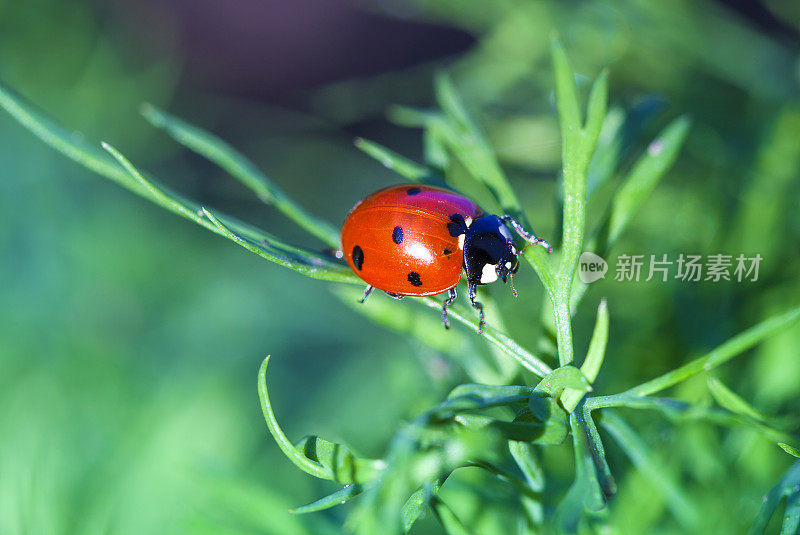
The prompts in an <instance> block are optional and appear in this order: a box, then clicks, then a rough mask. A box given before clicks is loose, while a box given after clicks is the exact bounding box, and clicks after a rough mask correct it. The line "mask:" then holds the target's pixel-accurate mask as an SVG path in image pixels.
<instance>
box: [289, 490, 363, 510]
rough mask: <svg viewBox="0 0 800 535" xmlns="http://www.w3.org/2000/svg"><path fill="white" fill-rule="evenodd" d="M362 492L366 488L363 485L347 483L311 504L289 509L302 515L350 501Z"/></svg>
mask: <svg viewBox="0 0 800 535" xmlns="http://www.w3.org/2000/svg"><path fill="white" fill-rule="evenodd" d="M362 492H364V488H363V487H362V486H361V485H345V486H344V488H342V489H339V490H337V491H336V492H334V493H333V494H329V495H327V496H325V497H324V498H320V499H319V500H316V501H314V502H311V503H309V504H306V505H301V506H300V507H296V508H294V509H289V512H290V513H292V514H296V515H302V514H306V513H315V512H317V511H324V510H325V509H330V508H331V507H335V506H337V505H341V504H343V503H346V502H349V501H350V500H352V499H353V498H355V497H356V496H358V495H359V494H361V493H362Z"/></svg>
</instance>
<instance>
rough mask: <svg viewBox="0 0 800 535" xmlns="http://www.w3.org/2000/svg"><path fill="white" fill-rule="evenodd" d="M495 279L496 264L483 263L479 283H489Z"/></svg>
mask: <svg viewBox="0 0 800 535" xmlns="http://www.w3.org/2000/svg"><path fill="white" fill-rule="evenodd" d="M496 280H497V266H496V265H493V264H484V265H483V270H482V271H481V284H489V283H490V282H494V281H496Z"/></svg>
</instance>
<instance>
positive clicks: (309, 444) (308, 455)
mask: <svg viewBox="0 0 800 535" xmlns="http://www.w3.org/2000/svg"><path fill="white" fill-rule="evenodd" d="M268 364H269V357H267V358H266V359H264V362H263V363H262V364H261V369H260V370H259V372H258V397H259V399H260V401H261V410H262V412H263V413H264V420H265V421H266V422H267V428H268V429H269V432H270V434H271V435H272V437H273V438H274V439H275V442H276V443H277V444H278V447H279V448H280V449H281V451H282V452H283V454H284V455H286V456H287V457H288V458H289V460H290V461H292V462H293V463H294V464H295V466H297V467H298V468H300V469H301V470H303V471H304V472H306V473H307V474H310V475H312V476H314V477H318V478H320V479H329V480H331V481H337V482H339V483H363V482H366V481H369V480H371V479H373V478H374V477H376V475H377V474H378V472H379V471H380V470H381V469H382V468H383V462H382V461H375V460H370V459H360V458H358V457H356V456H355V455H354V454H353V453H352V452H351V451H350V450H349V449H348V448H347V447H346V446H342V445H341V444H336V443H334V442H329V441H327V440H324V439H321V438H319V437H306V438H305V439H303V440H302V441H301V442H300V443H299V444H298V445H297V446H295V445H293V444H292V443H291V441H290V440H289V438H288V437H287V436H286V434H285V433H284V432H283V430H281V428H280V426H279V425H278V420H277V419H276V418H275V413H274V412H273V411H272V404H271V403H270V400H269V393H268V391H267V365H268Z"/></svg>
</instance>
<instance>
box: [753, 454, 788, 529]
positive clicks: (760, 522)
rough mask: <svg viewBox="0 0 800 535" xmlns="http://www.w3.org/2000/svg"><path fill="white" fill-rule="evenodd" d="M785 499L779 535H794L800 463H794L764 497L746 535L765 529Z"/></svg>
mask: <svg viewBox="0 0 800 535" xmlns="http://www.w3.org/2000/svg"><path fill="white" fill-rule="evenodd" d="M784 498H786V511H785V513H784V517H783V526H782V528H781V535H796V534H797V531H798V525H800V461H798V462H796V463H794V464H793V465H792V467H791V468H790V469H789V471H788V472H787V473H786V475H785V476H784V477H783V478H782V479H781V480H780V481H779V482H778V484H777V485H775V486H774V487H772V489H771V490H770V491H769V493H767V495H766V496H765V497H764V502H763V503H762V504H761V508H760V509H759V510H758V513H757V514H756V518H755V519H754V520H753V524H752V525H751V526H750V529H749V530H748V532H747V533H748V535H758V534H761V533H764V532H765V530H766V529H767V524H769V520H770V518H772V514H773V513H774V512H775V510H776V509H777V508H778V505H780V503H781V501H782V500H783V499H784Z"/></svg>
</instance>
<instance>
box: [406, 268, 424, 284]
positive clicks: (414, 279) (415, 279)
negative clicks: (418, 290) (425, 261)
mask: <svg viewBox="0 0 800 535" xmlns="http://www.w3.org/2000/svg"><path fill="white" fill-rule="evenodd" d="M408 282H410V283H411V284H412V286H422V281H421V280H420V279H419V273H417V272H416V271H412V272H411V273H409V274H408Z"/></svg>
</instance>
